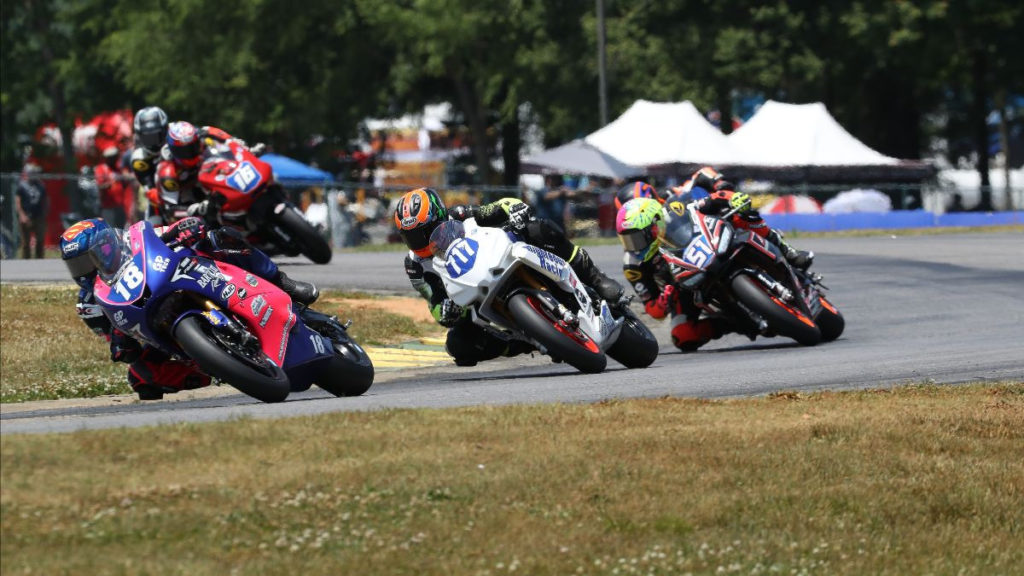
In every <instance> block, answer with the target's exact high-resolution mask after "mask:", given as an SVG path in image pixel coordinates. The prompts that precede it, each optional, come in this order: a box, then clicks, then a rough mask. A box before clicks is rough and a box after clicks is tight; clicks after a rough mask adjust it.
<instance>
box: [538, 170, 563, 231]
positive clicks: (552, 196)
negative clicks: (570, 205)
mask: <svg viewBox="0 0 1024 576" xmlns="http://www.w3.org/2000/svg"><path fill="white" fill-rule="evenodd" d="M569 195H570V191H569V189H568V188H566V187H565V184H564V181H563V179H562V176H560V175H558V174H547V175H545V176H544V187H543V188H541V189H540V190H537V191H536V192H535V193H534V199H533V202H532V204H533V207H534V209H535V210H536V211H537V217H538V218H546V219H548V220H551V221H552V222H554V223H555V224H557V225H558V227H559V228H560V229H561V230H562V231H563V232H564V231H565V210H566V204H567V201H566V199H567V198H568V197H569Z"/></svg>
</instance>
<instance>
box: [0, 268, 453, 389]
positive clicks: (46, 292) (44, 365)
mask: <svg viewBox="0 0 1024 576" xmlns="http://www.w3.org/2000/svg"><path fill="white" fill-rule="evenodd" d="M76 298H77V288H73V287H71V286H66V287H65V286H61V287H38V286H20V285H8V284H4V285H2V286H0V341H2V342H3V345H2V346H0V375H2V376H3V377H2V380H0V402H24V401H27V400H50V399H57V398H88V397H94V396H102V395H106V394H126V393H129V392H131V390H130V388H129V387H128V383H127V380H126V376H125V375H126V373H127V365H125V364H115V363H112V362H111V361H110V349H109V346H108V345H107V343H106V341H105V340H104V339H103V338H101V337H99V336H96V335H94V334H93V333H92V332H91V331H89V329H88V328H87V327H86V326H85V324H83V323H82V321H81V320H79V319H78V316H77V315H76V314H75V302H76ZM321 298H322V301H321V302H318V303H317V304H316V305H315V308H317V309H318V310H321V311H323V312H327V313H330V314H336V315H337V316H338V317H339V318H341V319H342V320H343V321H344V320H345V319H351V320H352V326H351V327H350V329H349V333H350V334H352V336H353V338H355V339H356V341H357V342H359V343H361V344H377V345H379V344H389V343H394V342H398V341H401V340H402V339H406V338H412V337H417V336H422V335H426V334H428V333H431V331H436V325H434V324H432V323H424V322H416V321H414V320H412V319H411V318H409V317H408V316H404V315H402V314H395V313H393V312H389V311H386V310H380V309H377V308H369V307H363V306H359V305H358V301H359V300H361V299H368V298H372V296H370V295H368V294H363V293H351V292H339V291H332V290H327V291H325V292H324V294H323V295H322V296H321Z"/></svg>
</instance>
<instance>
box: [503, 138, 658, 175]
mask: <svg viewBox="0 0 1024 576" xmlns="http://www.w3.org/2000/svg"><path fill="white" fill-rule="evenodd" d="M522 171H523V172H546V171H552V172H563V173H569V174H587V175H590V176H604V177H605V178H628V177H630V176H639V175H641V174H643V173H644V169H643V168H639V167H637V166H630V165H629V164H625V163H623V162H620V161H619V160H618V159H617V158H615V157H614V156H612V155H611V154H608V153H607V152H604V151H602V150H600V149H598V148H597V147H596V146H591V145H590V144H587V143H586V142H584V141H583V140H573V141H572V142H569V143H568V144H563V145H562V146H559V147H557V148H552V149H550V150H545V151H544V152H541V153H539V154H534V155H532V156H529V157H527V158H524V159H523V161H522Z"/></svg>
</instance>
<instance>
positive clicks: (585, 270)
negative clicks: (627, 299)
mask: <svg viewBox="0 0 1024 576" xmlns="http://www.w3.org/2000/svg"><path fill="white" fill-rule="evenodd" d="M569 265H570V266H572V269H573V272H576V275H577V276H579V277H580V280H583V282H584V283H586V285H587V286H590V287H591V288H593V289H594V290H595V291H596V292H597V295H598V296H600V297H601V298H602V299H604V300H605V301H606V302H608V305H609V306H617V305H618V304H619V301H620V300H622V294H623V292H624V291H623V289H622V285H621V284H619V283H618V282H616V281H615V280H612V279H611V278H609V277H608V276H607V275H606V274H605V273H604V272H601V269H600V268H598V267H597V264H594V261H593V260H591V259H590V254H587V251H586V250H584V249H583V248H577V249H576V255H575V256H573V258H572V260H570V261H569Z"/></svg>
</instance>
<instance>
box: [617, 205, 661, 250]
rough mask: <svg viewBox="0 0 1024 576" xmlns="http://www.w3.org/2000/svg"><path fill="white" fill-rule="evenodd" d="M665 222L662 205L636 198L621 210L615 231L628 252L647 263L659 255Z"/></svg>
mask: <svg viewBox="0 0 1024 576" xmlns="http://www.w3.org/2000/svg"><path fill="white" fill-rule="evenodd" d="M664 222H665V215H664V213H663V212H662V208H661V203H659V202H658V201H657V200H654V199H652V198H634V199H633V200H630V201H629V202H626V203H625V204H623V205H622V208H619V213H618V214H617V215H616V216H615V231H616V232H617V233H618V234H619V240H622V246H623V248H625V249H626V251H627V252H633V253H635V254H636V255H637V256H638V257H639V258H640V259H641V260H643V261H645V262H646V261H647V260H650V259H651V258H654V255H655V254H657V253H658V246H659V244H660V241H659V239H660V236H661V228H662V226H663V225H664Z"/></svg>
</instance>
